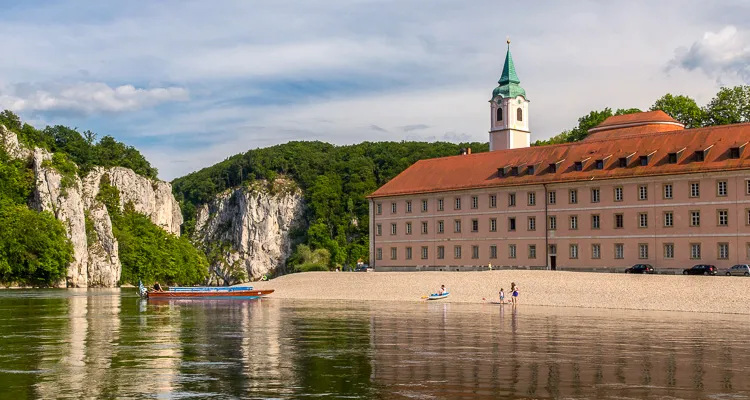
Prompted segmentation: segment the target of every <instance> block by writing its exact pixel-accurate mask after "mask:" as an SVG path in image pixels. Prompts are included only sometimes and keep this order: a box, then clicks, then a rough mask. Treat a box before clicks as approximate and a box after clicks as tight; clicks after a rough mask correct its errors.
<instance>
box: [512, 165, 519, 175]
mask: <svg viewBox="0 0 750 400" xmlns="http://www.w3.org/2000/svg"><path fill="white" fill-rule="evenodd" d="M510 175H511V176H518V167H512V168H511V169H510Z"/></svg>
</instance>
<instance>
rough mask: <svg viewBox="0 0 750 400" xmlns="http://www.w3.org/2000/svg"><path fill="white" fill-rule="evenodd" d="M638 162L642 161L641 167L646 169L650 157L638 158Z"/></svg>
mask: <svg viewBox="0 0 750 400" xmlns="http://www.w3.org/2000/svg"><path fill="white" fill-rule="evenodd" d="M638 161H640V163H641V167H645V166H647V165H648V156H640V157H638Z"/></svg>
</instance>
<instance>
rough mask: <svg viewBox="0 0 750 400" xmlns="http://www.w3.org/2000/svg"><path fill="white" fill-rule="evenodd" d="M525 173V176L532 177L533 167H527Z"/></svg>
mask: <svg viewBox="0 0 750 400" xmlns="http://www.w3.org/2000/svg"><path fill="white" fill-rule="evenodd" d="M526 171H527V172H526V173H527V174H529V175H534V166H533V165H529V167H528V168H527V169H526Z"/></svg>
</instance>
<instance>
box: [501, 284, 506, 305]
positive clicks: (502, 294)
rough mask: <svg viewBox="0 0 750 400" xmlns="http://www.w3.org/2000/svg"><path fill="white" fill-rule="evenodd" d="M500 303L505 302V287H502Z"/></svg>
mask: <svg viewBox="0 0 750 400" xmlns="http://www.w3.org/2000/svg"><path fill="white" fill-rule="evenodd" d="M500 303H503V304H505V289H503V288H500Z"/></svg>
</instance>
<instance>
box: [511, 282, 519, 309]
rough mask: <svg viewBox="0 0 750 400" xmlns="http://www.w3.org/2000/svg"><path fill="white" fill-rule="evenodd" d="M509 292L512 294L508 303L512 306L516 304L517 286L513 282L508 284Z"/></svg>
mask: <svg viewBox="0 0 750 400" xmlns="http://www.w3.org/2000/svg"><path fill="white" fill-rule="evenodd" d="M510 291H511V292H512V293H513V294H512V295H511V298H510V302H511V303H512V304H513V305H516V304H518V286H517V285H516V283H515V282H511V283H510Z"/></svg>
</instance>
